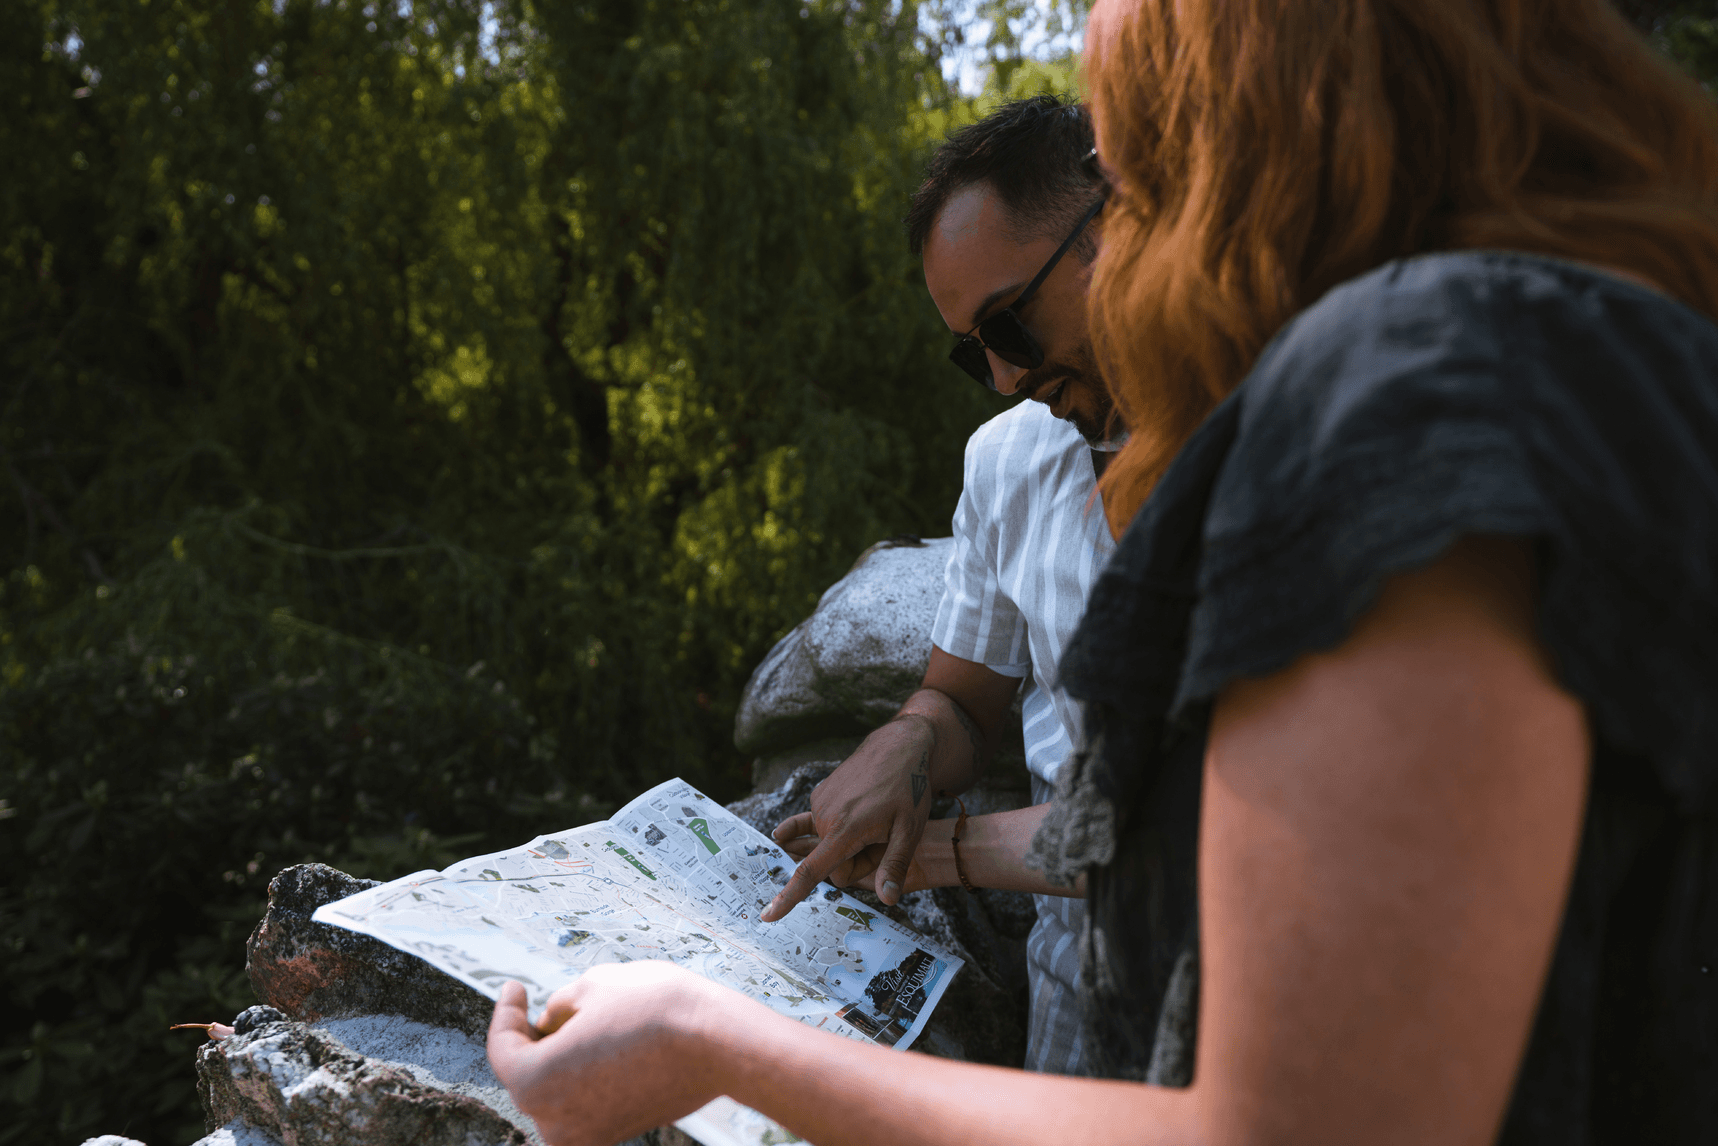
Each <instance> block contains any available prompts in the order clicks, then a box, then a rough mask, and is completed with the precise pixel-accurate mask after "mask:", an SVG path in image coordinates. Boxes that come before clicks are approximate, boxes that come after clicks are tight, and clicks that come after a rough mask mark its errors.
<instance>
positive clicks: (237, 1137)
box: [191, 1119, 282, 1146]
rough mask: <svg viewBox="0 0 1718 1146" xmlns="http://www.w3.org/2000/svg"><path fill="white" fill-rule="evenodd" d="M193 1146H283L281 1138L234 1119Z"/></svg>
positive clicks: (218, 1127) (198, 1140)
mask: <svg viewBox="0 0 1718 1146" xmlns="http://www.w3.org/2000/svg"><path fill="white" fill-rule="evenodd" d="M191 1146H282V1144H281V1141H280V1139H279V1138H276V1137H275V1136H274V1135H272V1134H270V1133H268V1132H266V1131H263V1130H258V1129H257V1128H256V1127H255V1126H246V1125H245V1124H244V1123H243V1122H240V1121H238V1120H237V1119H234V1120H233V1121H232V1122H229V1123H227V1124H226V1125H225V1126H217V1127H216V1128H215V1129H214V1130H211V1131H210V1132H209V1133H208V1134H207V1135H206V1136H204V1137H202V1138H199V1139H197V1140H196V1141H195V1142H193V1143H191Z"/></svg>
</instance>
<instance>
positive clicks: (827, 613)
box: [85, 538, 1034, 1146]
mask: <svg viewBox="0 0 1718 1146" xmlns="http://www.w3.org/2000/svg"><path fill="white" fill-rule="evenodd" d="M950 544H951V542H950V540H949V539H946V538H944V539H941V540H933V541H919V540H917V539H894V540H891V541H886V542H882V543H880V544H878V545H874V546H872V547H871V548H870V549H868V550H866V551H865V553H863V554H862V555H861V556H860V558H859V560H858V561H857V562H855V563H854V565H853V568H852V569H851V570H850V571H849V572H848V574H847V575H846V576H845V577H843V578H842V579H841V580H840V581H839V582H837V583H836V584H835V585H834V586H832V587H831V588H830V589H829V591H828V592H826V593H825V594H824V595H823V598H822V599H821V600H820V601H819V603H818V606H817V610H816V612H814V613H813V614H812V616H811V617H809V618H807V619H806V621H805V622H804V623H802V624H801V625H799V627H797V628H796V629H794V630H793V632H791V633H789V634H788V635H787V636H786V637H785V638H783V639H782V640H781V642H779V643H778V644H777V645H776V647H775V648H774V649H772V650H771V651H770V653H769V655H768V656H767V657H765V658H764V661H763V662H762V663H761V664H760V665H759V666H758V668H757V670H756V672H754V673H753V675H752V679H751V681H750V683H748V685H747V686H746V691H745V694H744V697H743V699H742V702H741V707H740V713H739V717H738V719H737V721H736V727H735V736H734V739H735V743H736V744H738V745H739V747H740V748H741V750H742V751H745V752H748V753H751V754H753V755H754V756H755V758H756V759H755V762H754V765H753V773H752V775H753V783H754V791H753V793H752V794H751V795H750V796H748V797H746V798H745V799H743V800H740V801H738V802H737V803H735V804H733V805H730V808H731V810H732V811H733V812H735V813H736V814H737V815H739V816H740V817H741V818H742V819H744V820H746V821H747V822H748V823H750V824H751V825H752V826H753V827H755V828H757V829H758V830H759V831H762V832H764V833H766V834H767V833H768V832H770V831H771V830H772V829H773V828H774V827H775V826H776V824H778V823H780V822H781V821H782V820H783V819H785V818H787V817H788V816H790V815H793V814H795V813H797V812H802V811H805V810H806V809H807V808H808V807H809V801H810V796H811V789H812V788H813V787H814V786H815V785H816V784H817V783H818V782H819V781H820V780H822V779H823V778H824V777H825V776H827V775H829V773H830V772H832V771H834V769H835V767H836V766H837V765H838V764H839V763H840V762H841V761H842V760H843V759H845V758H846V756H847V755H848V754H849V753H850V752H851V751H852V750H853V749H854V748H855V747H857V746H858V744H859V742H860V740H861V739H862V738H863V737H864V736H865V734H866V733H867V732H869V731H870V730H871V729H873V728H875V727H877V726H878V725H880V724H882V723H883V722H885V721H887V720H888V719H889V718H890V717H892V716H893V715H894V714H895V712H896V710H897V709H898V708H899V707H900V705H901V703H902V702H903V701H904V700H906V698H907V697H908V696H909V695H910V694H911V693H912V691H913V690H914V689H915V688H916V687H917V686H918V683H919V681H920V680H921V679H922V678H923V676H924V671H925V666H926V664H927V663H928V661H929V659H930V630H931V624H932V622H933V620H934V618H935V615H936V608H937V603H938V601H939V600H940V599H941V596H942V584H943V566H944V564H945V562H946V561H947V559H948V553H949V546H950ZM1015 715H1016V720H1015V722H1014V724H1013V726H1012V728H1011V730H1010V733H1009V735H1007V736H1005V739H1004V746H1003V751H1002V753H1001V754H1000V755H999V759H998V760H997V761H996V763H995V764H994V765H993V766H992V768H991V771H990V773H989V775H988V776H986V777H985V779H984V781H983V782H982V783H981V784H980V785H979V786H978V787H977V788H976V789H975V790H974V791H972V792H971V793H968V794H967V796H966V797H965V799H966V805H967V810H968V811H969V812H972V813H974V814H979V813H983V812H993V811H1003V810H1007V809H1010V808H1017V807H1022V806H1024V805H1025V804H1026V802H1027V801H1028V799H1029V793H1030V782H1029V778H1028V776H1027V774H1026V770H1025V762H1024V757H1023V753H1022V750H1021V747H1020V730H1019V723H1018V709H1017V710H1016V713H1015ZM932 814H933V815H936V816H942V815H945V814H948V809H947V808H946V807H938V808H935V809H933V812H932ZM373 886H375V881H373V880H365V879H357V878H355V877H353V876H350V875H347V874H346V873H344V872H340V871H336V870H335V869H333V868H330V867H325V866H323V865H321V864H304V865H300V866H298V867H291V868H287V869H286V870H285V871H282V872H281V873H280V874H279V875H277V876H276V877H275V878H274V880H273V881H272V882H271V883H270V884H269V902H268V910H267V913H266V914H265V915H264V916H263V918H262V920H261V922H259V923H258V924H257V927H256V930H255V931H254V932H253V933H252V934H251V937H250V941H249V943H248V945H247V949H246V952H247V958H246V963H245V970H246V973H247V974H248V976H249V978H250V982H251V987H252V989H253V990H254V991H255V992H256V995H257V998H259V999H261V1000H262V1001H263V1003H264V1004H265V1005H263V1006H259V1007H252V1008H250V1009H248V1010H247V1011H245V1012H244V1013H243V1014H241V1015H240V1016H239V1017H238V1018H237V1019H235V1020H234V1024H233V1033H232V1034H231V1035H230V1036H228V1037H226V1038H224V1039H221V1040H219V1041H211V1042H209V1043H207V1044H205V1045H204V1046H203V1047H202V1048H201V1049H200V1050H199V1051H198V1053H197V1064H196V1065H197V1077H198V1091H199V1093H200V1094H201V1096H202V1098H203V1104H204V1111H205V1114H206V1118H207V1124H208V1128H209V1135H208V1136H207V1137H205V1138H203V1139H201V1140H200V1142H198V1143H197V1144H196V1146H396V1144H397V1146H407V1144H408V1143H410V1144H412V1146H490V1144H494V1146H503V1144H505V1146H526V1144H527V1143H532V1144H536V1146H541V1139H540V1138H539V1137H538V1136H537V1133H536V1129H535V1127H533V1126H532V1125H531V1123H530V1121H529V1120H528V1119H526V1118H525V1117H524V1116H523V1115H521V1114H520V1113H519V1111H518V1109H517V1108H515V1107H514V1106H513V1104H512V1102H511V1100H510V1099H509V1098H508V1096H507V1093H506V1091H505V1090H504V1089H503V1088H502V1087H501V1085H500V1083H499V1082H498V1081H497V1080H496V1078H495V1076H494V1075H493V1074H492V1073H491V1072H490V1070H489V1064H488V1061H487V1059H486V1057H485V1054H484V1047H483V1035H484V1032H485V1031H486V1030H487V1028H488V1024H489V1014H490V1010H491V1004H490V1002H489V1000H488V999H486V998H484V997H483V996H482V995H480V994H478V993H477V992H476V991H474V990H472V989H471V988H470V987H468V986H466V985H465V984H464V983H461V982H460V981H458V980H457V979H454V978H452V977H451V976H448V975H445V974H443V973H442V972H440V971H438V970H436V969H435V968H434V967H432V966H430V965H429V964H428V963H425V962H423V961H422V960H420V959H417V958H415V957H413V956H410V955H406V954H405V953H403V952H401V951H398V950H396V949H395V948H393V947H389V946H388V945H387V944H384V943H381V942H378V941H377V940H374V939H371V938H369V937H367V936H363V935H358V934H356V933H355V932H350V931H346V930H345V929H343V928H339V927H330V926H327V925H325V924H321V923H317V922H315V921H314V920H313V919H312V918H311V914H312V912H314V911H315V910H316V908H318V907H320V906H321V905H322V904H324V903H330V902H333V901H334V900H337V899H342V898H344V897H346V896H348V895H351V894H352V893H354V892H356V891H359V890H362V889H363V888H366V887H373ZM862 898H867V899H869V900H870V901H871V904H872V906H873V907H874V908H876V909H877V910H878V911H881V912H884V913H886V914H888V915H890V916H891V917H893V918H895V919H897V920H899V921H901V922H903V923H906V924H908V925H910V926H912V927H914V928H916V929H918V930H919V931H922V932H924V933H925V934H926V935H929V936H930V937H932V938H933V939H935V940H937V941H938V942H939V943H942V944H943V945H944V946H946V947H948V948H949V949H950V950H952V951H953V952H954V953H955V954H957V955H959V956H961V957H962V958H963V959H965V960H966V967H965V969H964V970H963V971H962V973H961V974H960V975H958V976H957V977H956V978H955V980H954V982H953V983H952V984H951V985H950V988H949V990H948V992H947V994H945V995H944V997H943V1001H942V1003H941V1004H940V1005H939V1006H938V1008H937V1010H936V1012H935V1014H934V1015H933V1016H932V1019H931V1021H930V1023H929V1024H928V1026H927V1029H926V1031H925V1033H924V1034H923V1035H922V1036H921V1037H920V1038H919V1040H918V1041H917V1042H916V1043H915V1044H914V1049H915V1050H916V1051H922V1052H924V1053H927V1054H934V1055H941V1056H943V1057H948V1058H957V1059H967V1060H971V1061H975V1062H988V1063H997V1064H1002V1065H1013V1066H1018V1065H1020V1063H1021V1061H1022V1059H1023V1057H1024V1053H1025V1037H1026V1035H1025V1031H1026V1023H1025V1016H1026V960H1025V939H1026V933H1027V932H1028V931H1029V930H1030V929H1031V926H1032V922H1033V918H1034V915H1033V907H1032V901H1031V897H1030V896H1026V895H1022V894H1019V893H1017V892H996V891H984V890H981V891H979V892H978V893H977V894H976V895H969V894H968V893H967V892H965V891H963V890H962V889H960V888H938V889H935V890H933V891H928V892H915V893H913V894H910V895H907V896H905V897H904V898H903V899H902V901H901V902H900V903H899V904H898V905H896V906H894V907H884V906H883V905H882V904H880V903H878V902H876V900H875V899H874V897H870V896H868V895H866V896H862ZM690 1142H691V1139H690V1138H688V1137H687V1136H686V1135H684V1134H682V1133H681V1132H680V1131H678V1130H676V1129H674V1128H673V1127H663V1128H661V1129H658V1130H653V1131H651V1132H650V1133H649V1134H647V1135H645V1136H643V1137H641V1138H638V1139H634V1140H633V1141H632V1142H631V1143H627V1144H624V1146H686V1144H688V1143H690ZM85 1146H142V1144H141V1143H134V1142H131V1141H130V1140H127V1139H119V1138H116V1137H114V1136H108V1137H106V1138H102V1139H91V1140H90V1141H89V1142H88V1143H86V1144H85Z"/></svg>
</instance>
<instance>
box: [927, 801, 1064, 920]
mask: <svg viewBox="0 0 1718 1146" xmlns="http://www.w3.org/2000/svg"><path fill="white" fill-rule="evenodd" d="M1049 810H1050V805H1048V804H1038V805H1035V806H1033V807H1030V808H1018V809H1016V810H1014V811H1012V812H994V813H992V814H990V815H987V816H969V817H967V821H966V828H965V830H964V831H963V832H962V833H961V837H960V866H961V869H962V870H964V871H965V872H966V878H967V879H968V880H970V881H971V882H972V883H973V885H974V886H976V887H993V888H997V889H998V890H1001V891H1029V892H1032V893H1034V894H1036V895H1065V896H1069V897H1072V898H1076V899H1083V898H1084V897H1085V894H1086V877H1085V876H1083V875H1082V876H1081V877H1080V878H1079V880H1078V881H1077V882H1076V883H1075V884H1074V886H1072V887H1062V886H1060V885H1058V884H1053V883H1051V882H1050V881H1049V880H1047V879H1045V878H1044V873H1043V872H1041V871H1038V870H1037V869H1035V868H1030V867H1027V866H1026V852H1027V851H1028V850H1029V849H1030V848H1031V846H1032V837H1033V836H1035V835H1037V834H1038V825H1040V824H1041V823H1043V822H1044V816H1045V814H1046V813H1048V812H1049ZM957 822H958V821H956V820H932V821H931V822H930V823H928V824H926V825H925V834H924V835H923V836H921V837H919V850H918V851H917V852H916V853H915V854H914V856H913V860H914V862H915V863H916V864H918V867H919V870H920V871H922V872H923V873H924V876H925V880H926V883H925V886H926V887H953V886H955V885H956V884H958V883H960V873H959V872H957V871H956V870H955V863H954V846H953V845H952V843H951V842H950V841H951V840H952V838H953V836H954V828H955V824H956V823H957ZM907 890H909V891H917V890H919V888H918V887H916V886H909V887H908V888H907Z"/></svg>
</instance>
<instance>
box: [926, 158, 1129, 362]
mask: <svg viewBox="0 0 1718 1146" xmlns="http://www.w3.org/2000/svg"><path fill="white" fill-rule="evenodd" d="M1081 166H1082V167H1083V168H1084V169H1085V171H1086V172H1087V174H1089V175H1092V176H1093V177H1094V179H1095V180H1096V181H1097V183H1098V187H1099V190H1098V201H1097V202H1096V203H1093V204H1092V205H1091V207H1090V208H1089V209H1088V210H1087V211H1086V213H1085V214H1084V215H1081V216H1080V221H1079V222H1078V223H1076V224H1075V225H1074V229H1073V231H1071V232H1070V233H1069V235H1068V237H1067V238H1066V239H1063V240H1062V245H1061V246H1059V247H1057V248H1056V253H1055V254H1053V255H1051V256H1050V261H1049V262H1047V263H1045V264H1044V266H1043V269H1041V270H1040V271H1039V272H1038V273H1037V274H1036V275H1034V276H1032V281H1031V282H1029V283H1027V284H1026V289H1025V290H1023V291H1021V292H1020V295H1019V297H1017V298H1016V299H1015V300H1014V301H1013V302H1011V303H1009V304H1008V305H1007V306H1006V307H1004V308H1003V309H1002V310H999V311H997V312H996V313H995V314H993V315H991V316H990V317H989V318H987V319H985V320H984V321H983V322H981V323H979V324H978V325H977V326H975V327H973V328H972V330H969V331H967V333H966V334H965V335H963V336H962V337H961V339H960V340H959V341H958V342H956V343H955V344H954V349H953V350H951V351H949V355H948V357H949V361H950V362H953V363H954V364H955V365H956V366H958V367H960V368H961V369H962V370H964V371H966V372H967V373H968V374H970V375H972V377H973V378H974V379H975V380H976V381H977V382H978V383H979V384H980V385H981V386H984V387H985V388H987V389H990V390H994V389H996V379H995V378H993V377H991V375H990V359H989V358H987V357H986V356H985V353H984V352H985V351H986V350H989V351H990V352H991V353H992V354H994V355H996V356H997V357H998V358H1000V359H1002V361H1004V362H1007V363H1009V364H1010V365H1013V366H1018V367H1020V368H1021V369H1023V370H1036V369H1037V368H1038V367H1040V366H1042V365H1044V348H1043V347H1042V346H1040V345H1039V344H1038V339H1037V338H1035V337H1034V336H1033V334H1032V332H1031V331H1030V330H1028V329H1026V324H1025V323H1024V322H1021V321H1020V315H1019V314H1018V313H1017V312H1018V311H1019V310H1020V309H1021V308H1023V307H1024V306H1025V305H1026V304H1027V303H1029V302H1031V301H1032V297H1033V296H1034V295H1036V294H1037V293H1038V288H1039V287H1040V286H1042V285H1043V283H1044V280H1045V279H1046V278H1048V277H1049V275H1050V272H1051V271H1053V270H1055V269H1056V264H1057V263H1059V262H1061V261H1062V256H1063V255H1065V254H1067V253H1068V248H1070V247H1072V246H1073V245H1074V243H1075V242H1076V241H1077V240H1078V239H1079V237H1080V236H1081V235H1082V234H1084V233H1085V230H1086V226H1087V224H1089V223H1090V222H1091V221H1092V220H1093V219H1095V218H1097V214H1098V212H1099V211H1102V210H1103V209H1104V199H1105V197H1106V196H1107V195H1108V194H1109V185H1108V183H1107V182H1106V181H1105V180H1104V179H1103V176H1102V173H1101V171H1100V170H1099V168H1098V149H1097V148H1095V147H1094V148H1092V150H1091V151H1090V152H1089V153H1087V155H1086V158H1085V159H1084V160H1083V161H1082V162H1081ZM974 334H977V335H979V336H980V337H977V338H975V337H973V335H974Z"/></svg>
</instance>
